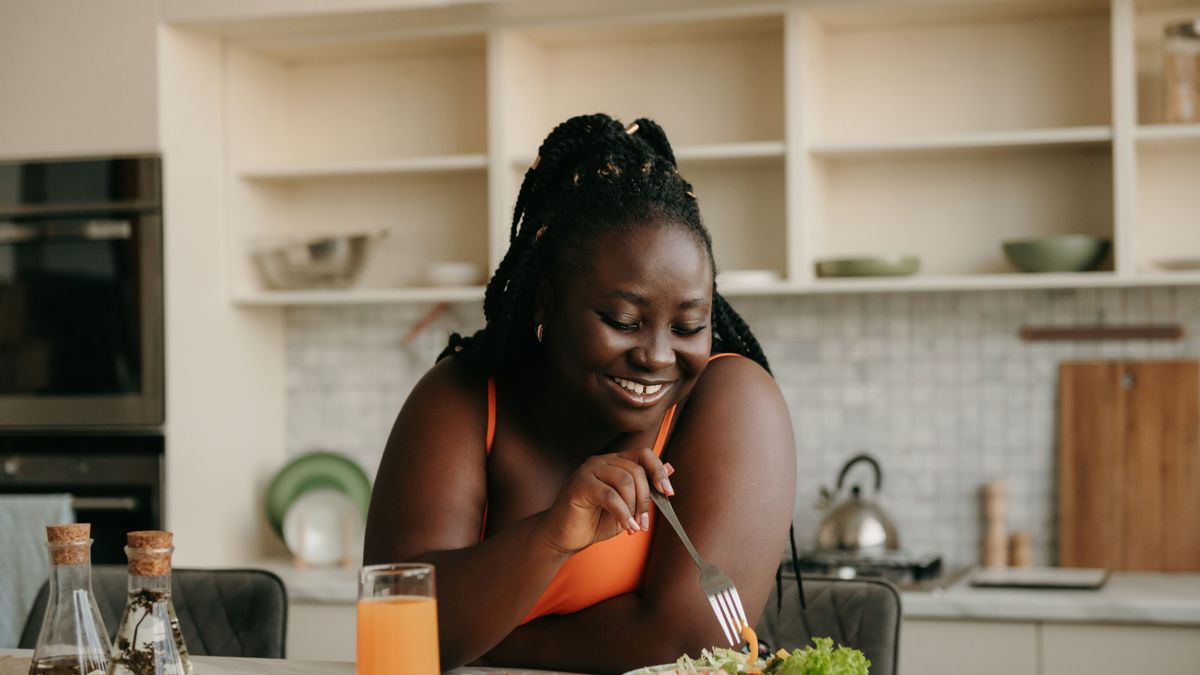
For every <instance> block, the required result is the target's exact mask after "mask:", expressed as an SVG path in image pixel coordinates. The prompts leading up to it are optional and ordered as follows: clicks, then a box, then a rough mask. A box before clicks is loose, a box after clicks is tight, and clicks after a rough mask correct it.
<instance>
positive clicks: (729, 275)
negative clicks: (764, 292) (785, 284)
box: [717, 270, 783, 289]
mask: <svg viewBox="0 0 1200 675" xmlns="http://www.w3.org/2000/svg"><path fill="white" fill-rule="evenodd" d="M782 278H783V277H782V276H781V275H780V274H779V272H776V271H775V270H726V271H724V272H721V273H720V274H718V275H717V288H718V289H720V288H721V287H722V286H766V285H769V284H773V283H775V282H777V281H779V280H781V279H782Z"/></svg>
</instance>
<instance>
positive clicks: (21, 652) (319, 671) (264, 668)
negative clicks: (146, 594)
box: [0, 649, 568, 675]
mask: <svg viewBox="0 0 1200 675" xmlns="http://www.w3.org/2000/svg"><path fill="white" fill-rule="evenodd" d="M32 655H33V650H30V649H0V675H26V674H27V673H28V672H29V658H30V657H31V656H32ZM192 663H193V665H194V666H195V667H196V675H354V664H353V663H340V662H331V661H288V660H285V659H235V658H221V657H214V656H193V657H192ZM446 672H447V673H448V674H450V675H476V674H478V675H485V674H488V673H495V674H499V673H505V674H507V675H568V674H566V673H551V672H550V671H547V670H512V669H511V668H509V669H503V668H470V667H468V668H455V669H454V670H449V671H446Z"/></svg>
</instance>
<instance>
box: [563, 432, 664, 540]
mask: <svg viewBox="0 0 1200 675" xmlns="http://www.w3.org/2000/svg"><path fill="white" fill-rule="evenodd" d="M672 472H673V470H672V469H671V468H670V465H669V464H663V463H662V462H661V461H660V460H659V459H658V457H657V456H656V455H655V454H654V451H652V450H651V449H650V448H642V449H640V450H626V451H624V452H615V453H610V454H606V455H595V456H593V457H589V458H588V460H587V461H586V462H584V463H583V465H582V466H580V467H579V468H578V469H576V470H575V472H574V473H572V474H571V476H570V477H569V478H568V479H567V482H566V484H565V485H564V486H563V488H562V490H560V491H559V493H558V496H557V497H556V498H555V500H554V505H553V506H551V507H550V509H549V510H548V511H546V514H545V517H544V519H543V524H542V532H543V533H544V536H545V537H546V540H547V542H548V543H549V544H550V546H551V547H553V548H555V549H557V550H558V551H560V552H562V553H565V554H567V555H570V554H573V553H575V552H577V551H580V550H582V549H584V548H586V547H588V546H590V545H592V544H594V543H596V542H598V541H604V540H605V539H609V538H610V537H614V536H616V535H617V534H619V533H621V532H626V533H628V534H634V533H636V532H641V531H643V530H645V529H647V528H648V527H649V518H650V490H652V489H654V490H658V491H659V492H661V493H663V494H665V495H673V494H675V491H674V489H673V488H672V487H671V481H670V480H669V479H668V478H667V477H668V476H670V475H671V473H672ZM652 484H653V487H651V485H652Z"/></svg>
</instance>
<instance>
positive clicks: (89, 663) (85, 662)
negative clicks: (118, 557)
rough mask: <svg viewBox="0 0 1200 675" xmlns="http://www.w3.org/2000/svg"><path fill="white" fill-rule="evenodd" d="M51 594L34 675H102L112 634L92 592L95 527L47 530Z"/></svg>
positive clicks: (32, 665)
mask: <svg viewBox="0 0 1200 675" xmlns="http://www.w3.org/2000/svg"><path fill="white" fill-rule="evenodd" d="M46 548H47V550H48V551H49V553H50V593H49V596H48V598H47V603H46V613H45V615H44V616H43V617H42V628H41V631H40V632H39V633H38V640H37V646H36V647H35V648H34V650H33V660H32V662H31V663H30V666H29V675H102V674H103V673H104V672H105V671H106V670H107V668H108V651H109V643H108V631H107V630H105V628H104V619H102V618H101V617H100V610H99V608H98V607H97V606H96V596H95V594H93V592H92V526H91V524H89V523H71V524H67V525H50V526H47V527H46Z"/></svg>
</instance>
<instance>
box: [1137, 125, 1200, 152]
mask: <svg viewBox="0 0 1200 675" xmlns="http://www.w3.org/2000/svg"><path fill="white" fill-rule="evenodd" d="M1135 137H1136V138H1137V140H1138V145H1140V146H1141V147H1143V148H1164V149H1167V148H1179V147H1191V148H1200V124H1143V125H1141V126H1139V127H1138V128H1137V131H1136V132H1135Z"/></svg>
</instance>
